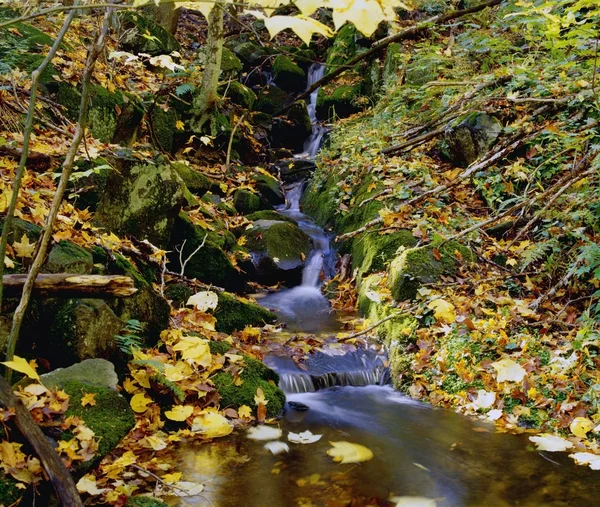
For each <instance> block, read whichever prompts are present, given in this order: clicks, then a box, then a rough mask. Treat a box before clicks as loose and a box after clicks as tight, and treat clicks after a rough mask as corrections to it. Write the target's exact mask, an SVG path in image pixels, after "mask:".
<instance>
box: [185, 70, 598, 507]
mask: <svg viewBox="0 0 600 507" xmlns="http://www.w3.org/2000/svg"><path fill="white" fill-rule="evenodd" d="M319 73H321V75H322V66H321V67H320V68H319V67H318V66H313V67H312V68H311V72H310V73H309V75H310V76H309V77H310V79H312V80H313V81H314V80H315V79H318V77H317V76H318V75H319ZM310 79H309V84H310ZM315 102H316V93H315V94H314V97H311V104H310V107H309V111H310V114H311V119H312V120H313V125H315V126H314V128H313V134H312V135H311V138H310V139H309V140H307V142H306V144H305V148H304V149H305V153H304V154H302V155H303V156H314V154H315V153H316V151H317V150H318V147H319V145H320V142H321V139H322V137H323V134H324V129H323V127H322V126H321V125H318V124H317V122H316V117H315V113H314V106H315ZM311 107H312V109H311ZM315 146H316V148H315ZM313 150H314V151H313ZM304 186H305V182H300V183H297V184H294V185H291V186H289V187H287V188H286V195H287V203H286V205H285V206H283V207H282V208H281V209H279V210H278V211H279V212H280V213H281V214H282V215H285V216H288V217H290V218H293V219H294V220H296V221H297V222H298V224H299V226H300V227H301V228H302V230H304V232H306V233H307V234H308V235H309V236H310V237H311V239H312V241H313V250H312V252H311V253H310V255H309V257H308V258H307V259H306V263H305V268H304V272H303V277H302V283H301V285H299V286H297V287H293V288H290V289H284V290H281V291H279V292H276V293H273V294H269V295H267V296H266V297H264V298H263V299H262V300H260V304H261V305H263V306H265V307H268V308H272V309H274V310H275V311H276V312H277V313H278V314H279V316H280V318H281V320H282V321H283V322H285V323H286V324H287V326H288V327H289V328H290V329H291V330H292V331H294V332H303V333H312V334H316V335H317V336H318V337H320V338H323V341H325V339H326V338H327V337H328V336H331V335H332V334H335V332H336V330H338V329H339V323H338V322H337V321H336V319H335V316H334V315H333V314H332V313H331V312H330V308H329V303H328V301H327V299H326V298H325V297H324V296H323V295H322V294H321V290H320V287H321V283H322V279H323V278H328V277H331V276H333V274H334V273H335V260H336V254H335V251H334V249H333V248H332V245H331V239H332V238H330V237H329V236H328V235H327V234H326V233H325V232H324V231H323V230H322V229H321V228H319V227H318V226H317V225H316V224H315V223H314V222H313V221H312V220H311V219H310V217H308V216H306V215H304V214H303V213H302V212H301V209H300V198H301V196H302V191H303V189H304ZM265 362H266V363H267V364H268V365H269V366H270V367H271V368H273V369H275V370H276V371H277V372H278V373H279V374H280V377H281V379H280V387H281V388H282V389H283V391H284V392H285V393H286V396H287V401H288V403H287V405H286V411H285V414H284V416H283V418H282V419H281V421H280V422H279V427H280V428H281V429H282V430H283V437H282V439H281V440H282V441H284V442H287V433H288V432H290V431H291V432H295V433H299V432H304V431H306V430H310V431H311V432H312V433H313V434H318V435H322V438H321V439H320V440H319V441H318V442H316V443H312V444H307V445H302V444H292V443H288V445H289V452H283V453H281V454H278V455H273V454H272V453H271V452H270V451H269V450H267V449H265V448H264V442H257V441H253V440H249V439H248V438H246V436H245V434H243V433H237V434H235V433H234V434H233V435H231V436H230V437H228V438H224V439H216V440H215V441H213V442H211V443H210V444H207V443H204V444H203V443H192V444H184V445H182V446H181V447H180V449H179V451H178V457H179V460H180V462H179V463H178V468H179V469H180V470H181V471H182V472H183V473H184V477H185V478H186V480H189V481H193V482H198V483H203V484H204V485H205V489H204V491H203V492H202V495H199V496H197V497H192V498H186V499H185V502H183V501H182V502H181V504H180V505H201V506H210V505H213V506H216V507H245V506H247V507H264V506H268V507H287V506H300V507H317V506H319V507H321V506H323V507H341V506H353V507H358V506H376V505H382V506H383V505H385V506H391V505H396V503H395V502H391V501H390V499H391V498H393V497H406V496H409V497H410V496H414V497H426V498H429V499H432V500H435V502H436V505H437V506H438V507H440V506H444V507H447V506H448V507H459V506H512V505H518V506H591V505H600V481H598V480H597V472H594V471H592V470H591V469H589V468H587V467H582V466H577V465H575V464H574V462H573V460H571V459H570V458H568V456H567V453H545V452H538V451H535V450H534V449H533V445H532V444H531V443H530V442H529V441H528V438H527V435H520V436H516V435H511V434H504V433H499V432H497V431H496V429H495V426H494V424H493V423H491V422H487V421H483V420H477V419H471V418H468V417H465V416H462V415H460V414H457V413H454V412H452V411H450V410H445V409H436V408H432V407H430V406H428V405H424V404H422V403H420V402H417V401H414V400H412V399H411V398H409V397H407V396H404V395H402V394H400V393H398V392H397V391H395V390H394V389H393V388H392V387H390V386H389V373H388V371H387V368H386V358H385V356H384V355H382V353H381V352H380V351H378V347H375V346H373V347H372V348H368V349H366V350H358V351H355V352H352V353H343V352H342V351H341V350H340V349H339V348H336V347H334V346H332V347H331V348H328V347H327V346H325V347H323V350H322V351H319V352H317V353H316V354H313V355H312V356H311V357H310V359H309V360H308V361H307V362H306V364H305V365H304V366H305V369H301V368H299V367H298V366H297V365H296V364H295V363H294V362H293V361H292V360H291V359H290V358H287V357H281V356H267V357H266V358H265ZM330 441H333V442H336V441H348V442H353V443H357V444H361V445H364V446H366V447H368V448H369V449H370V450H371V451H372V452H373V454H374V458H373V459H372V460H370V461H367V462H365V463H361V464H358V465H356V464H347V465H342V464H338V463H334V462H333V460H332V459H331V458H330V457H329V456H327V454H326V452H327V449H329V448H330V445H329V442H330ZM399 505H408V506H413V507H416V506H417V505H424V504H416V503H414V502H413V503H410V502H409V503H400V504H399ZM430 505H434V504H433V503H432V504H430Z"/></svg>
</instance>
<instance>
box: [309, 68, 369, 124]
mask: <svg viewBox="0 0 600 507" xmlns="http://www.w3.org/2000/svg"><path fill="white" fill-rule="evenodd" d="M346 74H347V75H348V73H346ZM361 86H362V81H361V78H360V75H358V74H355V75H354V76H352V77H350V82H349V83H348V84H345V83H343V84H340V82H339V81H338V82H334V83H330V84H327V85H325V86H323V87H321V88H320V89H319V94H318V95H317V106H316V107H317V115H318V116H319V118H322V119H331V118H334V117H339V118H344V117H346V116H350V115H351V114H354V113H356V112H358V111H360V110H361V108H362V106H361V104H360V103H359V101H358V98H359V97H360V95H361Z"/></svg>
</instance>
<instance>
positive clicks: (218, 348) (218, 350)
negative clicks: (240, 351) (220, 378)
mask: <svg viewBox="0 0 600 507" xmlns="http://www.w3.org/2000/svg"><path fill="white" fill-rule="evenodd" d="M208 347H209V348H210V353H211V354H215V355H220V356H222V355H223V354H226V353H227V352H229V351H230V350H231V345H230V344H229V343H227V342H225V341H217V340H210V341H209V342H208Z"/></svg>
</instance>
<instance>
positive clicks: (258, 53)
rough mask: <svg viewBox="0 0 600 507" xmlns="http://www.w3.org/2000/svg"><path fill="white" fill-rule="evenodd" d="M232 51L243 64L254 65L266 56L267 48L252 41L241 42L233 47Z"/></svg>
mask: <svg viewBox="0 0 600 507" xmlns="http://www.w3.org/2000/svg"><path fill="white" fill-rule="evenodd" d="M233 52H234V53H235V54H236V55H237V56H238V57H239V58H240V60H241V61H242V62H243V63H244V64H245V65H249V66H253V65H255V64H256V63H257V62H259V61H260V60H262V59H263V58H264V57H265V56H267V50H266V49H265V48H264V47H263V46H259V45H257V44H254V43H253V42H242V43H241V44H238V45H236V46H235V47H234V48H233Z"/></svg>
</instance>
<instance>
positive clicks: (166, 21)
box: [142, 3, 181, 35]
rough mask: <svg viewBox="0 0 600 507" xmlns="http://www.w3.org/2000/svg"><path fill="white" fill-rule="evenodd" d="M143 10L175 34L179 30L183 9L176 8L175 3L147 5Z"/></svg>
mask: <svg viewBox="0 0 600 507" xmlns="http://www.w3.org/2000/svg"><path fill="white" fill-rule="evenodd" d="M142 12H143V14H144V16H147V17H149V18H152V19H153V20H154V21H156V22H157V23H158V24H159V25H160V26H162V27H163V28H164V29H165V30H167V31H168V32H169V33H171V34H173V35H175V32H177V25H178V24H179V13H180V12H181V9H176V8H175V4H174V3H167V4H160V5H150V6H148V7H145V8H144V9H143V11H142Z"/></svg>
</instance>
